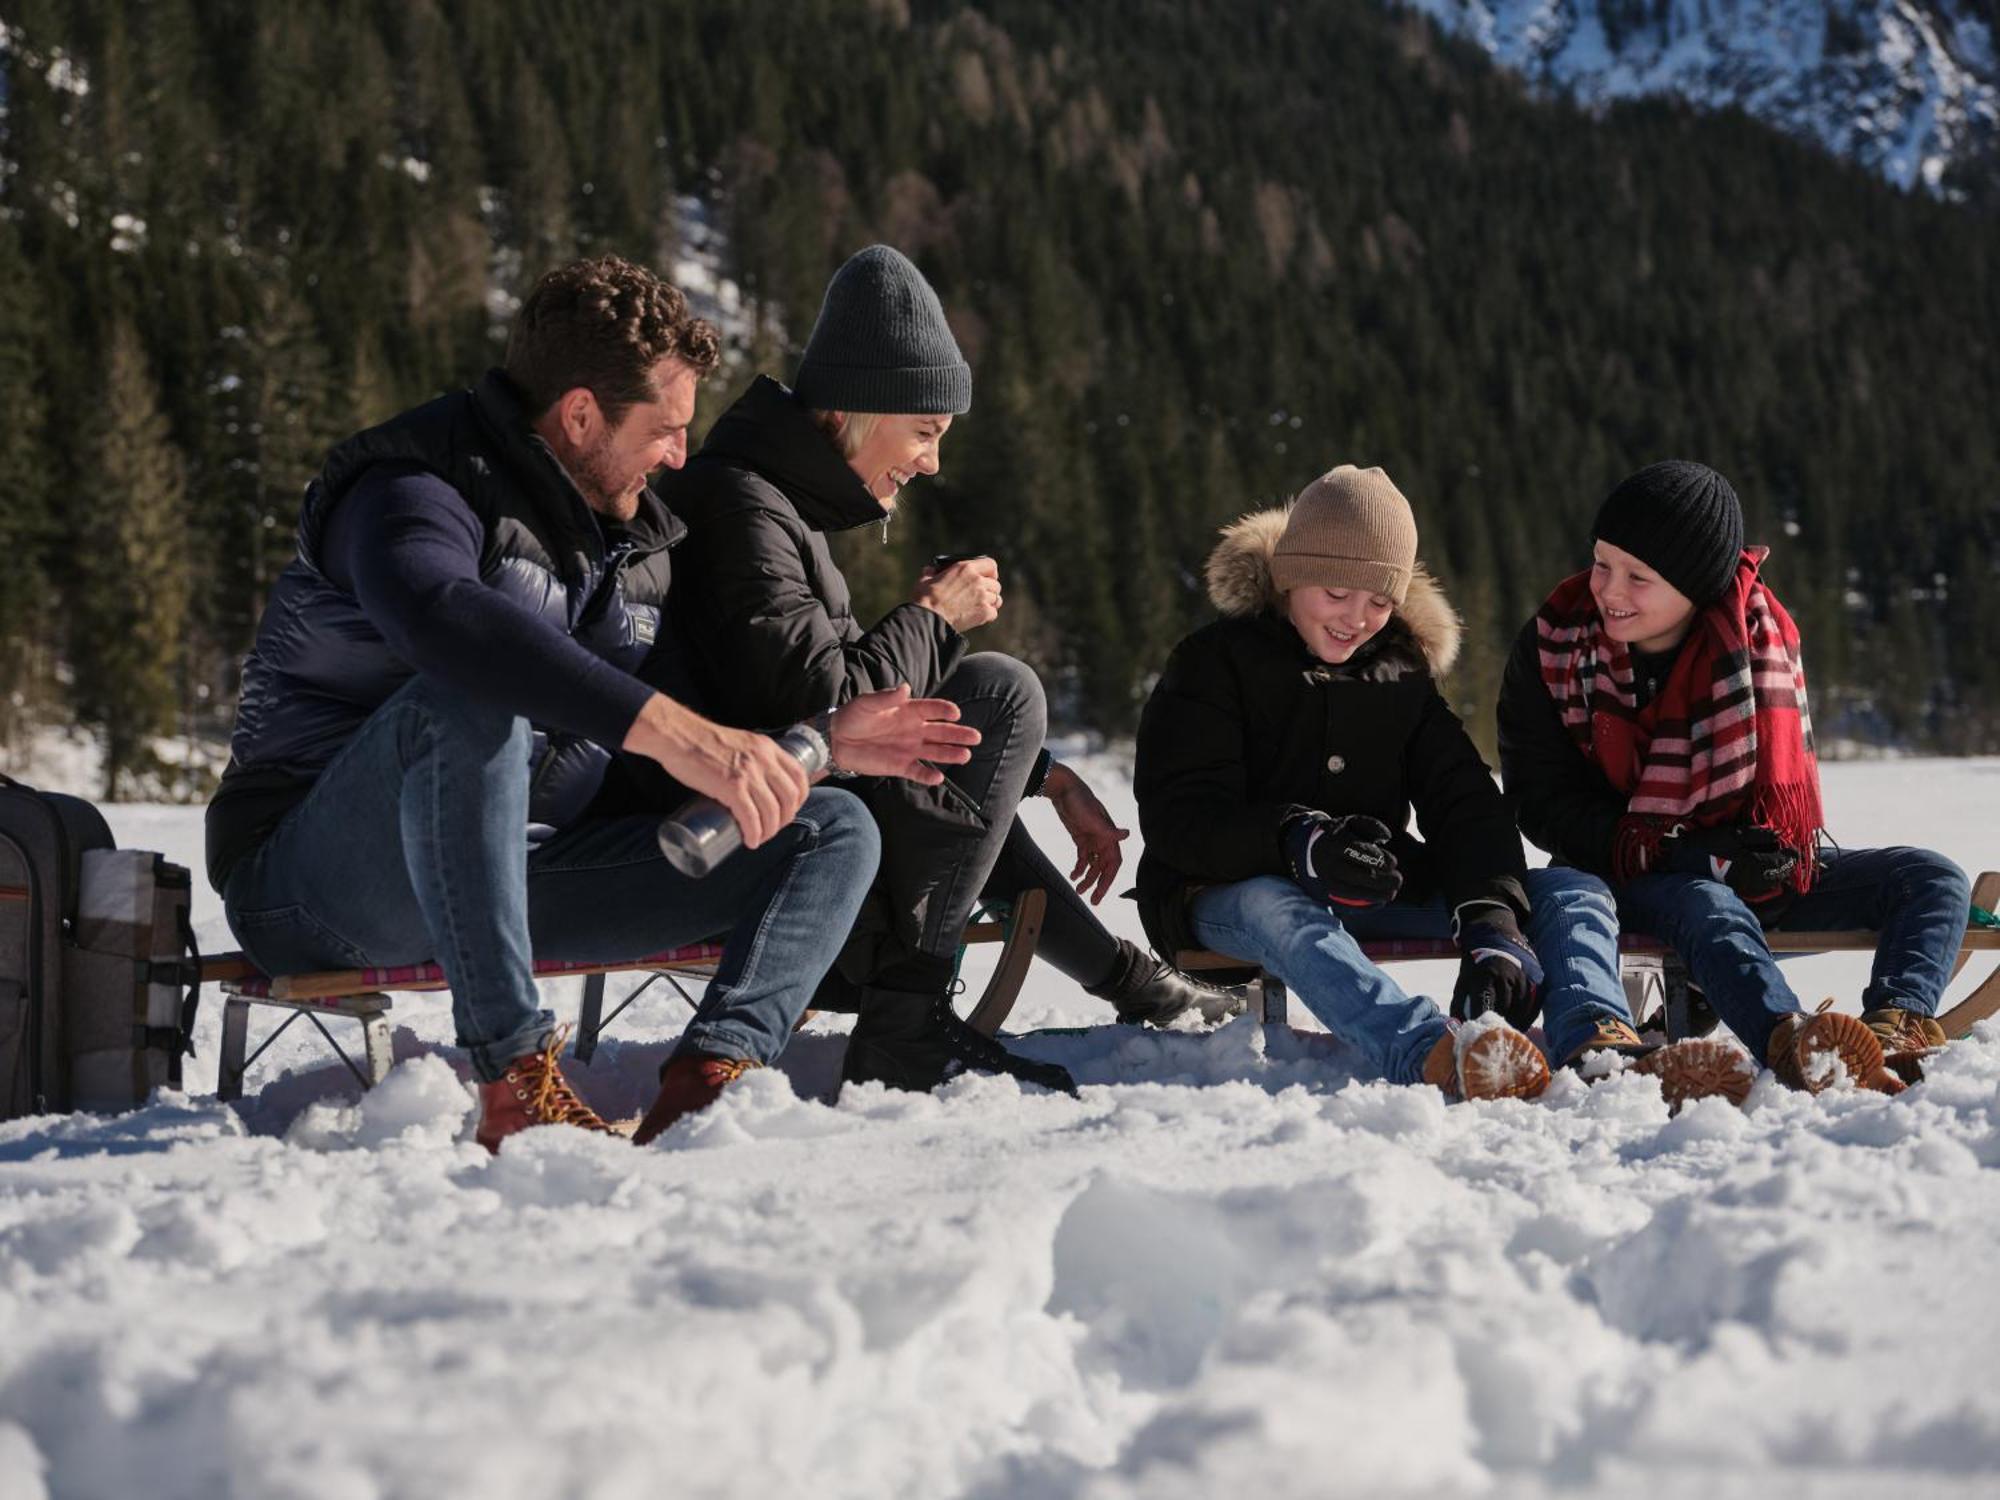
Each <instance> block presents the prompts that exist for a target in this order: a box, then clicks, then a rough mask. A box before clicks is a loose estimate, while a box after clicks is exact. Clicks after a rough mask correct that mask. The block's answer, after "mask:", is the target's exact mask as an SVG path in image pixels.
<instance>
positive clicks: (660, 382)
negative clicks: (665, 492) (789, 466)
mask: <svg viewBox="0 0 2000 1500" xmlns="http://www.w3.org/2000/svg"><path fill="white" fill-rule="evenodd" d="M651 379H652V385H653V391H654V396H653V399H652V400H651V401H641V402H638V403H637V404H635V405H633V406H630V407H627V408H626V410H625V413H624V415H623V416H621V417H620V418H619V419H618V421H617V422H616V423H607V422H606V421H605V420H604V413H603V409H602V408H601V407H599V406H598V405H597V402H596V399H595V398H594V397H589V393H588V392H584V393H583V394H584V395H585V396H586V397H589V399H588V401H587V403H578V406H579V407H584V408H586V409H584V410H583V411H582V412H581V415H580V416H577V415H573V414H572V413H571V411H570V410H569V404H570V402H571V399H572V396H573V395H574V394H575V393H571V395H566V396H564V397H563V398H562V400H561V401H560V402H558V403H557V405H558V408H559V409H560V410H561V412H562V421H561V423H560V424H559V425H560V427H561V430H562V436H563V437H564V438H565V439H566V440H567V441H566V443H565V444H563V447H567V448H568V450H569V451H568V452H564V451H562V447H558V449H557V453H556V456H557V457H558V458H560V459H561V460H562V464H563V467H564V468H565V469H567V470H569V474H570V478H572V479H574V480H575V481H576V487H577V489H578V490H579V491H580V492H581V493H582V495H583V498H584V501H585V503H587V504H588V505H589V506H590V508H591V509H592V510H594V511H596V512H597V513H598V514H599V515H601V516H608V517H609V518H610V519H612V520H614V521H629V520H631V519H632V517H633V516H635V515H637V514H638V513H639V492H640V491H641V490H643V489H644V488H645V487H646V479H647V477H648V476H649V475H651V474H652V473H654V472H655V471H656V470H659V469H662V468H666V469H678V468H679V467H680V466H681V465H682V464H684V463H686V462H687V430H688V423H690V422H692V421H693V420H694V393H695V387H696V386H697V385H699V384H700V383H701V377H700V376H698V375H696V374H695V372H694V371H693V370H692V369H691V368H690V367H689V366H687V365H686V364H684V363H682V362H681V361H680V360H679V359H676V358H675V357H673V356H672V355H668V356H667V357H666V358H665V359H663V360H661V361H660V362H659V363H658V364H656V365H654V366H653V368H652V371H651Z"/></svg>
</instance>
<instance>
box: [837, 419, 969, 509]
mask: <svg viewBox="0 0 2000 1500" xmlns="http://www.w3.org/2000/svg"><path fill="white" fill-rule="evenodd" d="M950 426H951V418H950V417H948V416H936V417H909V416H886V417H883V418H881V419H880V420H879V421H877V422H876V424H875V430H874V431H873V432H871V433H869V434H868V436H867V437H866V438H865V439H863V440H862V443H861V446H860V447H859V448H857V449H856V450H855V451H854V455H853V457H851V458H849V459H848V460H847V466H848V467H849V468H851V469H852V470H854V472H855V473H856V474H858V475H860V476H861V482H862V484H863V485H865V486H866V487H867V489H868V493H869V494H871V495H873V496H874V497H875V498H876V499H877V500H879V501H881V502H882V508H883V509H884V510H894V509H895V508H896V494H897V491H899V490H901V489H902V487H903V486H904V485H906V484H908V483H909V482H910V481H911V480H912V479H915V478H916V477H917V476H918V475H919V474H935V473H937V471H938V444H939V443H940V442H941V441H943V439H944V435H945V431H946V430H947V429H948V428H949V427H950Z"/></svg>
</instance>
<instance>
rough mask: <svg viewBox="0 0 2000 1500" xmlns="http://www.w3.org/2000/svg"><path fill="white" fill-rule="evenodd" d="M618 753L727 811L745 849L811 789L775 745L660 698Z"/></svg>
mask: <svg viewBox="0 0 2000 1500" xmlns="http://www.w3.org/2000/svg"><path fill="white" fill-rule="evenodd" d="M954 712H956V710H955V709H954ZM622 748H624V749H626V750H630V751H632V752H633V753H634V754H637V755H645V756H650V757H651V758H652V759H654V760H656V761H658V762H659V763H660V764H661V765H662V766H663V767H665V768H666V771H667V774H668V775H669V776H672V777H673V778H674V779H675V780H676V781H678V782H681V783H682V784H683V785H686V786H689V787H692V788H693V789H694V790H695V791H697V792H703V793H706V794H707V795H708V796H710V797H713V798H714V799H715V800H716V801H717V802H720V803H721V804H722V805H723V806H724V807H726V808H728V809H729V814H730V816H731V817H733V818H735V819H736V826H737V827H738V828H740V829H742V830H743V845H744V847H745V848H747V849H755V848H756V847H757V846H758V845H759V844H761V843H763V842H764V840H766V839H768V838H770V837H771V835H773V834H774V833H776V832H777V831H778V830H779V829H781V828H783V827H784V826H785V825H786V824H787V823H789V822H791V821H792V819H793V818H795V817H796V816H798V811H799V808H800V806H801V805H802V804H803V803H804V802H805V800H806V792H807V790H808V789H809V788H810V785H811V783H810V782H809V781H808V780H807V777H806V771H805V767H804V766H802V765H800V764H799V763H798V762H797V761H796V760H794V759H793V758H792V756H791V753H790V752H789V751H786V750H784V749H782V748H780V746H779V745H778V742H777V741H776V740H774V739H771V738H770V737H769V736H767V735H762V734H753V733H751V732H750V731H749V730H747V729H730V728H728V727H726V726H725V725H721V724H717V723H715V722H714V721H712V720H709V719H704V718H703V717H702V716H701V715H700V714H698V713H696V712H695V711H694V710H693V709H691V708H687V707H685V706H683V705H682V704H679V703H676V702H675V701H674V700H673V699H671V698H669V697H667V696H666V695H665V694H664V693H655V694H654V695H653V696H652V697H651V698H649V699H648V700H647V701H646V706H645V707H644V708H642V709H640V710H639V717H638V718H636V719H634V720H633V721H632V727H631V728H630V729H629V730H627V731H626V734H625V740H624V744H623V747H622Z"/></svg>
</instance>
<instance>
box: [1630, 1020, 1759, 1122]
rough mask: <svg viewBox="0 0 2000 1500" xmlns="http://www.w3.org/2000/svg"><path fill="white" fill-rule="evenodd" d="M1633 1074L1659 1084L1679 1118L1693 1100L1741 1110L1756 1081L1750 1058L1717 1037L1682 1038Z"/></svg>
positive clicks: (1641, 1063) (1656, 1052) (1634, 1066)
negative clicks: (1719, 1100) (1722, 1103)
mask: <svg viewBox="0 0 2000 1500" xmlns="http://www.w3.org/2000/svg"><path fill="white" fill-rule="evenodd" d="M1632 1071H1633V1072H1635V1073H1644V1074H1645V1075H1646V1076H1647V1077H1648V1078H1657V1079H1659V1080H1660V1097H1661V1098H1663V1099H1665V1100H1666V1101H1667V1109H1668V1111H1669V1112H1670V1113H1672V1114H1679V1113H1680V1110H1681V1106H1682V1105H1683V1104H1685V1103H1687V1102H1688V1100H1690V1099H1712V1098H1716V1097H1718V1096H1719V1097H1721V1098H1724V1099H1727V1100H1728V1101H1729V1102H1730V1103H1731V1104H1734V1105H1735V1106H1737V1107H1738V1108H1739V1109H1740V1108H1742V1106H1743V1101H1744V1100H1745V1099H1747V1098H1748V1097H1749V1096H1750V1085H1751V1084H1753V1083H1755V1082H1756V1081H1757V1064H1756V1063H1754V1062H1752V1061H1751V1059H1750V1054H1749V1053H1747V1052H1745V1051H1744V1050H1743V1049H1742V1048H1741V1047H1738V1046H1734V1045H1732V1044H1731V1043H1729V1042H1725V1041H1722V1040H1720V1039H1719V1038H1716V1037H1707V1036H1690V1037H1682V1038H1681V1040H1679V1041H1678V1042H1669V1043H1667V1045H1666V1046H1664V1047H1657V1048H1655V1049H1654V1050H1653V1051H1651V1052H1648V1053H1647V1054H1646V1055H1645V1056H1644V1057H1642V1058H1640V1059H1639V1060H1638V1061H1637V1062H1635V1063H1633V1064H1632Z"/></svg>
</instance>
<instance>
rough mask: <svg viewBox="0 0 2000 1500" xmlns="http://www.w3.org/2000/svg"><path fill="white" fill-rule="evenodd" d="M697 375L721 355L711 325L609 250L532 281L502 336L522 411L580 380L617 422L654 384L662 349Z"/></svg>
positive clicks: (541, 408) (536, 409)
mask: <svg viewBox="0 0 2000 1500" xmlns="http://www.w3.org/2000/svg"><path fill="white" fill-rule="evenodd" d="M670 354H671V355H673V356H674V357H675V358H676V359H679V360H681V361H682V362H683V363H685V364H687V365H688V366H689V367H691V368H692V369H693V370H694V372H695V374H696V375H697V376H702V375H706V374H708V373H709V371H711V370H713V369H714V368H715V366H716V364H717V362H718V361H719V360H720V359H721V358H722V339H721V336H720V335H719V334H718V333H717V332H716V331H715V325H714V324H713V323H709V322H707V321H705V320H704V319H701V318H697V317H695V316H694V315H693V314H692V313H690V312H689V311H688V304H687V298H686V297H684V296H682V295H681V293H680V291H679V290H678V289H677V288H674V287H671V286H669V285H667V283H666V282H664V281H662V280H660V278H659V277H657V276H655V275H654V274H653V273H652V272H651V271H648V270H646V269H645V268H644V267H642V266H635V265H633V264H632V263H631V262H630V261H629V260H621V259H620V258H619V257H618V256H615V255H602V256H599V257H598V258H597V259H595V260H579V261H572V262H571V263H570V264H568V265H566V266H559V267H557V268H556V269H555V270H553V271H551V272H549V273H548V274H547V275H546V276H544V277H543V278H542V279H541V280H540V281H538V282H536V283H535V289H534V290H533V291H532V292H530V293H529V294H528V300H527V301H525V302H523V303H522V304H521V310H520V312H519V313H517V314H516V315H515V317H514V327H513V331H512V332H511V333H509V334H508V336H507V359H506V370H507V374H508V375H509V377H511V378H512V380H513V381H514V383H515V385H517V386H519V387H520V389H521V395H522V398H523V399H524V400H525V401H526V403H527V407H528V410H529V412H530V413H532V414H533V415H535V416H540V415H541V414H542V413H543V412H545V411H547V410H548V409H549V408H550V407H551V406H553V405H554V404H555V402H556V399H557V398H558V397H559V396H561V395H562V393H563V392H564V391H572V390H575V389H576V388H577V387H578V386H583V387H585V388H586V389H588V390H589V391H590V393H591V394H592V395H593V396H595V397H596V398H597V404H598V406H599V407H601V408H602V409H603V411H604V416H605V420H607V421H609V422H612V423H616V422H617V421H619V419H620V418H622V417H623V416H624V415H625V413H626V411H627V410H628V409H629V408H631V407H632V406H635V405H637V404H638V403H639V402H642V401H654V400H657V399H658V398H659V394H660V393H659V391H658V390H656V389H655V388H654V386H653V382H652V379H651V376H652V370H653V366H654V365H656V364H658V363H659V362H660V361H661V360H662V359H665V358H666V357H667V356H668V355H670Z"/></svg>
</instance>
